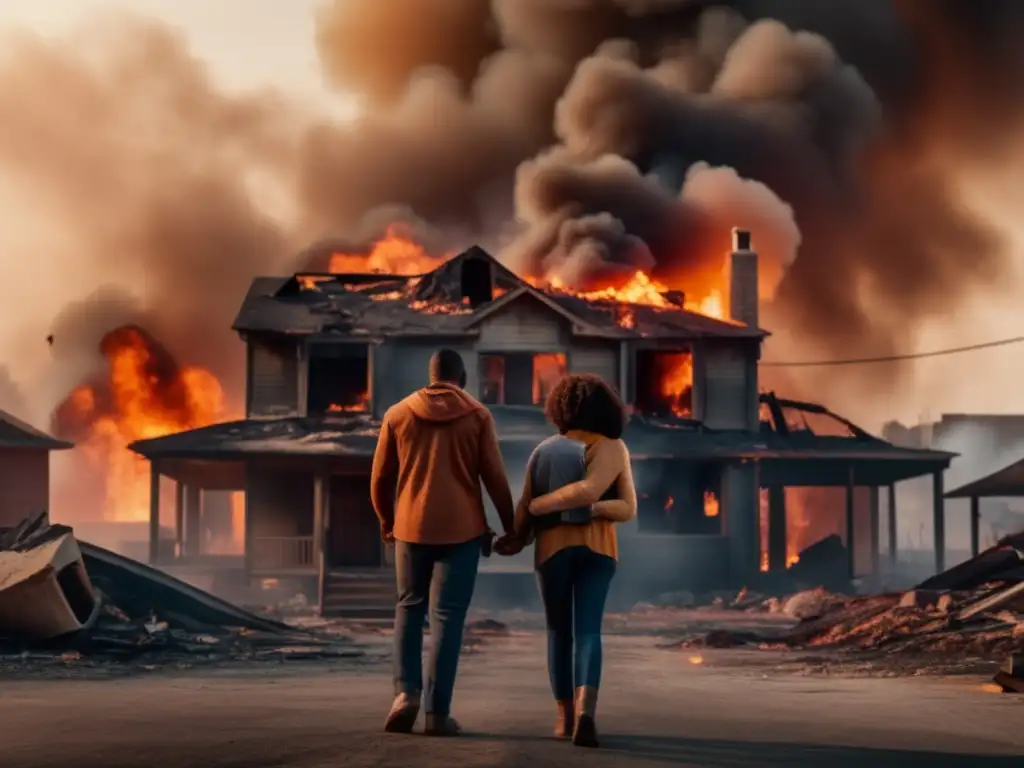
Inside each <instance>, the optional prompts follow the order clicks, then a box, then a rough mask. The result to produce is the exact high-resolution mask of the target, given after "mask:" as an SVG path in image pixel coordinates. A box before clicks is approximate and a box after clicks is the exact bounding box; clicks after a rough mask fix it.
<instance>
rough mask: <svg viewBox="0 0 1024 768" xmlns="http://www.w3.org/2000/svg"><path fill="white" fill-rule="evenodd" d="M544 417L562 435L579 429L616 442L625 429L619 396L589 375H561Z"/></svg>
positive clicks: (599, 379) (605, 383) (549, 397)
mask: <svg viewBox="0 0 1024 768" xmlns="http://www.w3.org/2000/svg"><path fill="white" fill-rule="evenodd" d="M544 415H545V416H547V417H548V420H549V421H550V422H551V423H552V424H554V425H555V427H556V428H557V429H558V431H559V432H560V433H561V434H563V435H564V434H565V433H566V432H568V431H569V430H571V429H581V430H585V431H587V432H594V433H596V434H598V435H603V436H604V437H607V438H610V439H612V440H618V439H619V438H620V437H622V432H623V430H625V428H626V406H625V405H624V404H623V402H622V398H621V397H619V393H618V392H616V391H615V390H614V389H612V387H611V386H610V385H609V384H608V382H606V381H605V380H604V379H602V378H601V377H600V376H594V375H593V374H589V373H573V374H570V375H568V376H563V377H562V380H561V381H559V382H558V383H557V384H556V385H555V388H554V389H552V390H551V394H550V395H548V400H547V402H546V403H545V404H544Z"/></svg>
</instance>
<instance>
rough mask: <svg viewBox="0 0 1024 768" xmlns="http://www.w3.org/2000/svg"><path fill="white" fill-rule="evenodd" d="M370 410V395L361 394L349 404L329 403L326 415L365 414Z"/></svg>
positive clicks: (366, 393)
mask: <svg viewBox="0 0 1024 768" xmlns="http://www.w3.org/2000/svg"><path fill="white" fill-rule="evenodd" d="M369 409H370V393H369V392H361V393H360V394H359V396H358V397H357V398H355V399H354V400H353V402H351V403H331V404H330V405H329V406H327V412H328V413H366V412H367V411H368V410H369Z"/></svg>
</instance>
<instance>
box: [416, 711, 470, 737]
mask: <svg viewBox="0 0 1024 768" xmlns="http://www.w3.org/2000/svg"><path fill="white" fill-rule="evenodd" d="M423 733H425V734H426V735H427V736H446V737H450V736H461V735H462V727H461V726H460V725H459V723H458V721H457V720H456V719H455V718H454V717H452V716H451V715H432V714H428V715H427V722H426V726H425V727H424V728H423Z"/></svg>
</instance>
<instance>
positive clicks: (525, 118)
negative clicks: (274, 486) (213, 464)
mask: <svg viewBox="0 0 1024 768" xmlns="http://www.w3.org/2000/svg"><path fill="white" fill-rule="evenodd" d="M428 5H429V7H430V11H429V12H426V11H425V10H424V9H425V8H426V7H427V6H428ZM1022 8H1024V4H1021V3H1017V2H1011V1H1010V0H1006V1H1004V0H987V1H986V2H976V3H960V2H952V1H950V2H946V1H944V0H943V1H939V2H931V1H929V2H918V1H917V0H859V1H858V2H838V1H837V2H821V0H736V1H735V2H718V3H712V2H700V1H699V0H493V1H492V2H490V3H486V2H483V0H478V1H475V0H436V2H431V3H429V4H427V3H424V2H422V0H419V1H418V2H417V1H415V0H388V1H387V2H382V1H381V0H336V1H335V2H334V3H332V4H328V6H327V7H326V8H325V9H324V10H323V12H322V15H321V16H320V17H319V18H318V35H317V39H316V41H310V45H311V46H312V45H314V44H315V45H316V46H317V49H318V51H319V53H320V55H321V59H322V61H323V62H324V68H325V72H326V74H327V76H328V77H329V79H330V80H331V82H333V83H335V84H337V85H338V86H339V88H341V89H343V90H345V91H346V92H347V93H349V94H355V95H357V96H358V97H360V98H361V99H362V100H363V101H364V103H365V109H366V113H365V116H364V117H363V118H362V119H360V120H357V121H355V122H352V123H334V122H332V121H330V120H328V119H326V118H323V119H321V118H318V117H316V116H311V115H310V114H309V113H308V112H307V111H306V110H303V109H300V108H298V107H295V106H293V105H291V104H289V103H288V101H287V99H286V98H283V97H280V96H275V95H273V94H256V95H247V96H237V95H228V94H225V93H222V92H219V91H218V89H217V88H215V87H214V86H213V85H212V84H211V82H210V81H209V79H208V78H207V76H206V73H205V72H204V69H203V66H202V64H201V62H198V61H196V60H194V59H193V58H191V57H190V55H189V53H188V50H187V45H186V41H184V40H182V39H180V38H179V37H178V36H177V35H176V34H175V33H173V32H172V31H171V30H169V29H166V28H163V27H161V26H159V25H158V24H156V23H154V22H146V21H142V20H131V19H114V18H105V19H99V20H97V21H96V23H95V24H92V25H91V26H89V27H87V28H85V29H83V30H81V31H80V32H79V33H77V34H76V37H75V44H74V45H68V44H66V43H64V42H52V43H50V42H43V41H40V40H35V39H31V38H27V37H25V36H20V37H16V38H14V39H11V40H9V41H5V42H7V45H6V48H5V53H4V56H3V58H2V59H0V112H2V113H3V115H4V119H3V121H0V168H2V169H3V175H4V181H5V182H7V181H10V182H11V183H12V184H15V185H16V186H17V189H18V193H19V196H20V198H21V199H22V202H23V204H24V205H26V206H28V207H31V208H32V210H33V211H34V213H35V214H36V216H37V217H38V218H46V219H47V220H49V221H51V222H52V227H53V229H54V231H58V232H60V233H61V235H62V251H64V252H66V254H67V256H66V260H67V263H68V265H69V273H70V274H74V275H76V278H73V281H74V282H76V283H80V284H81V285H80V291H79V292H78V295H77V298H79V299H81V301H79V302H78V303H76V304H74V305H72V306H68V307H67V308H66V309H65V311H64V312H63V313H61V314H59V316H58V317H57V319H56V321H55V328H28V329H26V334H25V335H26V338H29V337H31V338H44V337H45V336H46V335H47V333H49V332H50V331H51V330H53V331H54V336H55V338H56V342H55V344H54V350H53V353H54V356H55V358H56V359H57V360H58V361H60V360H63V359H65V357H67V356H70V355H72V353H73V352H74V351H75V350H78V349H81V348H82V347H83V346H87V347H88V348H89V349H95V346H96V344H97V343H98V341H99V339H100V338H101V337H102V336H103V334H105V333H106V332H107V331H109V330H111V329H112V328H113V327H115V326H116V325H118V324H123V323H128V322H135V323H140V324H143V325H144V327H146V328H147V329H148V330H150V331H151V332H152V333H153V334H155V335H156V336H157V337H158V338H160V339H161V340H162V341H163V342H164V343H165V344H166V345H167V346H168V347H169V349H170V350H171V351H172V352H173V353H174V354H175V355H176V356H177V357H179V358H180V359H182V360H183V361H184V362H187V363H191V364H200V365H207V366H209V367H211V368H212V370H213V371H214V372H215V373H216V374H217V375H218V376H220V377H221V378H223V379H225V386H226V389H227V390H228V392H229V393H231V392H236V393H237V392H240V391H241V388H240V386H239V382H240V377H239V373H240V366H239V365H238V363H239V361H240V357H239V355H238V352H237V345H236V344H235V343H234V340H233V338H232V334H231V332H230V331H229V330H228V327H229V325H230V321H231V319H232V316H233V314H234V312H235V311H236V309H237V306H238V303H239V301H240V299H241V296H242V294H243V292H244V290H245V288H246V286H247V284H248V282H249V280H250V278H251V277H252V276H253V275H255V274H259V273H266V272H270V273H274V272H280V271H283V270H286V269H289V268H290V267H291V265H292V264H293V263H294V261H293V260H294V258H295V257H294V254H296V253H298V252H299V251H300V250H301V249H302V248H304V247H305V246H307V245H308V244H309V243H310V242H314V241H317V240H322V239H324V238H332V237H341V238H343V239H344V240H345V241H346V242H348V241H352V242H353V243H354V245H359V244H360V243H359V242H358V241H360V240H362V241H363V242H362V245H363V246H365V244H366V240H369V239H372V237H373V236H374V235H379V234H380V233H381V232H382V231H383V229H384V227H385V226H386V224H388V223H390V222H389V221H388V220H389V219H390V218H392V217H394V218H397V219H401V220H402V221H404V222H406V223H407V224H408V226H410V227H413V228H414V229H415V230H416V231H422V232H429V233H432V234H431V236H432V237H435V238H437V240H438V242H441V243H443V245H444V247H445V248H446V249H447V248H448V247H449V244H450V243H451V242H455V241H458V244H463V245H464V244H466V243H468V242H470V241H472V240H477V239H479V240H482V241H483V242H485V244H490V245H492V246H497V245H505V246H506V250H505V253H506V255H507V257H508V258H510V259H517V260H520V263H529V264H543V265H545V266H546V267H548V268H552V269H556V270H558V271H559V272H562V273H564V274H563V276H564V277H567V278H570V279H578V280H581V281H584V282H585V281H587V280H591V279H594V278H595V276H600V275H604V274H611V275H617V274H619V273H620V272H623V271H624V270H628V269H629V268H631V267H634V266H646V265H650V264H653V265H654V269H655V271H656V272H658V273H660V274H662V275H668V276H675V275H677V274H679V273H683V272H685V273H687V274H689V272H690V271H691V270H696V271H697V272H701V273H703V272H708V273H710V272H711V271H712V270H715V269H717V261H716V260H718V259H720V258H721V255H722V253H723V252H724V250H725V246H726V244H725V241H724V237H725V236H726V235H725V233H727V232H728V229H729V227H731V226H733V225H734V224H740V225H743V224H745V225H747V226H750V227H751V228H752V229H753V230H754V231H755V237H756V238H757V242H758V247H759V249H760V250H762V251H763V252H764V253H765V255H766V257H767V260H768V261H770V262H771V264H772V265H774V268H775V272H776V276H778V275H780V274H781V270H782V269H783V268H786V270H787V271H786V272H785V275H784V276H782V279H781V283H780V284H779V286H778V291H777V294H776V300H775V302H774V303H775V306H774V316H775V317H776V318H777V321H778V325H777V326H776V330H780V329H781V330H785V329H786V328H789V329H791V330H790V333H791V334H792V335H794V336H796V337H799V338H802V339H806V340H809V341H815V342H818V343H820V344H822V345H823V346H824V345H828V346H829V347H830V349H837V348H841V349H842V351H843V353H854V352H856V350H857V349H863V350H870V351H871V352H872V353H874V352H882V351H885V349H886V348H887V347H892V348H900V347H901V346H903V345H904V344H905V343H906V342H907V341H908V339H909V338H910V337H911V335H912V333H913V330H914V327H915V323H916V322H917V321H918V320H919V319H920V318H921V317H923V316H924V315H926V314H928V313H929V312H932V311H933V308H934V307H935V306H938V305H941V306H942V307H943V308H946V309H948V308H949V307H951V306H953V305H954V304H955V302H956V301H957V300H958V299H961V298H963V297H965V296H967V295H968V294H969V293H970V291H971V290H972V289H973V288H976V287H978V286H981V285H985V284H990V283H992V282H993V281H994V280H996V279H997V278H998V276H999V275H1000V274H1001V270H1002V267H1003V263H1002V252H1001V243H1000V241H999V239H998V238H997V237H996V235H995V234H994V233H993V232H992V231H990V230H989V228H988V227H987V226H986V225H985V223H984V222H983V221H981V220H979V219H978V218H976V217H975V216H973V215H972V214H971V213H970V212H969V211H967V210H966V209H965V208H964V206H963V205H962V204H961V201H960V200H959V199H958V197H957V192H956V188H957V181H958V179H959V177H960V176H959V175H960V174H961V173H964V172H968V171H970V170H972V169H977V168H983V167H985V166H986V165H987V164H994V163H998V161H999V157H1000V155H999V153H1000V152H1001V151H1003V150H1005V149H1007V148H1008V147H1009V146H1010V144H1011V142H1013V141H1014V140H1015V137H1016V133H1017V125H1018V123H1019V118H1020V109H1021V106H1022V105H1024V99H1022V98H1021V97H1020V95H1019V89H1018V88H1017V86H1016V83H1017V82H1019V79H1018V77H1019V75H1020V69H1021V61H1022V56H1021V54H1020V53H1019V50H1020V46H1019V40H1020V35H1021V32H1022V30H1024V11H1022ZM243 23H244V19H240V24H243ZM0 191H2V190H0ZM798 245H799V251H798V254H797V256H796V259H795V261H794V260H793V255H794V249H795V248H796V247H797V246H798ZM8 255H9V256H11V257H14V258H31V255H30V251H29V252H26V253H23V254H18V253H11V254H8ZM72 267H74V269H72ZM108 283H109V284H112V285H113V286H115V287H114V288H103V286H104V285H106V284H108ZM854 286H856V287H857V288H858V290H852V288H853V287H854ZM679 287H681V288H683V289H684V290H685V288H686V286H685V285H681V286H679ZM865 295H869V296H871V297H872V298H871V299H870V300H869V301H866V300H865V299H864V296H865ZM44 300H45V297H43V298H41V299H36V301H44ZM62 303H63V300H62ZM54 309H55V310H56V309H57V307H54Z"/></svg>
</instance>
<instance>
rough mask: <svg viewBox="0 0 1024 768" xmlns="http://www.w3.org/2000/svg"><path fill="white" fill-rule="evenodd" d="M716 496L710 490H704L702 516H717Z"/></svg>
mask: <svg viewBox="0 0 1024 768" xmlns="http://www.w3.org/2000/svg"><path fill="white" fill-rule="evenodd" d="M719 511H720V510H719V504H718V497H717V496H715V494H714V493H712V492H711V491H704V517H718V513H719Z"/></svg>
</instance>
